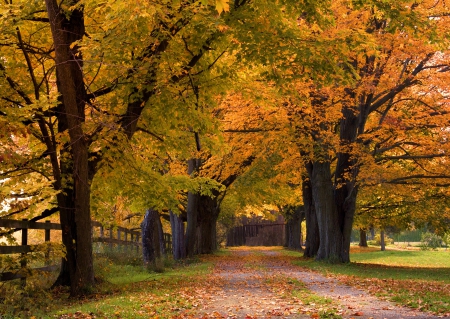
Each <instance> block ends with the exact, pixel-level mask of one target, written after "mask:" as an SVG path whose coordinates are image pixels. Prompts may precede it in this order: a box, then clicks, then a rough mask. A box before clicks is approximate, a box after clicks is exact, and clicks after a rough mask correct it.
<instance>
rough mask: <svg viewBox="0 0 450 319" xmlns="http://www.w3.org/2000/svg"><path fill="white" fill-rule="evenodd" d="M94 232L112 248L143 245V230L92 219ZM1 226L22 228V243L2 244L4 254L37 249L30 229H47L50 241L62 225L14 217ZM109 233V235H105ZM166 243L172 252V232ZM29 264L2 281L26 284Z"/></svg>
mask: <svg viewBox="0 0 450 319" xmlns="http://www.w3.org/2000/svg"><path fill="white" fill-rule="evenodd" d="M91 225H92V234H93V238H92V240H93V242H100V243H107V244H109V247H110V248H111V249H112V247H113V245H122V246H125V247H129V246H132V247H135V248H136V249H137V250H139V248H140V246H141V245H142V244H141V242H140V240H139V239H140V237H141V232H139V231H136V230H132V229H128V228H124V227H120V226H115V227H114V226H110V227H104V226H103V224H102V223H100V222H97V221H92V222H91ZM0 227H3V228H16V229H18V230H21V232H22V234H21V235H22V236H21V243H20V245H18V246H0V255H2V254H27V253H30V252H33V251H35V248H36V247H37V246H38V245H28V229H41V230H45V235H44V237H45V238H44V241H45V242H49V241H50V231H51V230H61V225H60V224H57V223H51V222H50V221H46V222H44V223H42V222H30V221H27V220H12V219H1V218H0ZM105 235H107V236H105ZM164 245H165V247H166V251H167V252H170V251H171V250H172V241H171V235H170V234H164ZM49 253H50V252H49V251H48V252H45V259H46V264H48V263H49V256H50V255H49ZM57 268H58V266H56V265H47V266H45V267H39V268H33V269H34V270H41V271H53V270H56V269H57ZM26 269H27V264H26V260H25V259H24V260H22V261H21V270H19V271H17V272H3V273H0V282H1V281H7V280H13V279H22V280H23V284H25V278H26V277H27V273H28V272H27V271H26Z"/></svg>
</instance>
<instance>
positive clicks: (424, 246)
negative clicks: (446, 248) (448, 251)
mask: <svg viewBox="0 0 450 319" xmlns="http://www.w3.org/2000/svg"><path fill="white" fill-rule="evenodd" d="M442 244H443V240H442V237H441V236H438V235H436V234H435V233H423V234H422V239H421V244H420V249H421V250H430V249H432V250H437V249H438V248H439V247H442Z"/></svg>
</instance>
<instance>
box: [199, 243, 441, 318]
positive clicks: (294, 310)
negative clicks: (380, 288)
mask: <svg viewBox="0 0 450 319" xmlns="http://www.w3.org/2000/svg"><path fill="white" fill-rule="evenodd" d="M210 258H212V261H213V262H214V264H215V269H214V272H213V276H212V277H211V278H210V280H209V283H208V284H207V285H202V287H201V288H199V294H200V295H202V296H203V298H202V300H200V304H199V305H198V317H201V318H246V319H250V318H319V315H320V314H322V315H323V313H324V312H327V311H328V312H329V313H335V314H338V315H341V316H342V317H343V318H355V317H356V318H413V317H414V318H437V317H435V316H432V315H428V314H426V313H423V312H418V311H415V310H411V309H408V308H404V307H398V306H395V305H393V304H391V303H389V302H387V301H384V300H380V299H377V298H376V297H374V296H371V295H369V294H368V293H366V292H364V291H362V290H358V289H356V288H353V287H350V286H347V285H344V284H341V283H339V282H338V281H337V280H335V279H332V278H327V277H325V276H323V275H320V274H318V273H315V272H311V271H308V270H304V269H301V268H299V267H295V266H293V265H292V264H291V263H290V260H289V258H286V256H282V255H281V253H280V251H277V250H273V249H270V248H269V249H267V248H266V249H264V248H259V249H258V248H252V249H249V248H237V249H231V250H230V255H228V256H222V257H210ZM302 287H304V288H307V289H309V290H310V291H311V292H307V294H309V295H312V294H316V295H317V296H318V298H327V299H331V300H332V301H331V302H329V303H328V304H327V305H322V304H320V302H317V303H314V302H310V303H309V304H307V303H306V302H305V299H303V298H300V296H299V298H296V297H294V298H293V297H292V296H291V295H290V293H291V292H292V291H287V290H288V289H291V290H293V289H295V290H301V289H302ZM200 290H201V291H200ZM317 300H318V299H317ZM321 318H322V317H321ZM327 318H328V317H327ZM329 318H332V317H329ZM333 318H334V317H333Z"/></svg>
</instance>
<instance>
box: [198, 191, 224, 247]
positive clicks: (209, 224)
mask: <svg viewBox="0 0 450 319" xmlns="http://www.w3.org/2000/svg"><path fill="white" fill-rule="evenodd" d="M218 217H219V209H217V197H210V196H200V197H199V205H198V226H199V236H198V252H199V253H200V254H212V253H213V252H214V251H215V250H216V249H217V237H216V235H217V233H216V225H217V218H218Z"/></svg>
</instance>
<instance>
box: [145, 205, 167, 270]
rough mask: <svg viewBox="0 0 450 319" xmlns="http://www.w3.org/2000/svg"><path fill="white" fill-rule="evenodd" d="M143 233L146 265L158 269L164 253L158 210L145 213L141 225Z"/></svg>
mask: <svg viewBox="0 0 450 319" xmlns="http://www.w3.org/2000/svg"><path fill="white" fill-rule="evenodd" d="M141 233H142V256H143V259H144V264H145V265H147V266H150V267H152V268H153V269H156V268H157V264H158V262H159V261H160V260H161V258H162V256H163V253H164V235H163V230H162V224H161V219H160V218H159V213H158V212H157V211H156V210H154V209H149V210H147V212H146V213H145V216H144V220H143V222H142V224H141Z"/></svg>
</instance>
